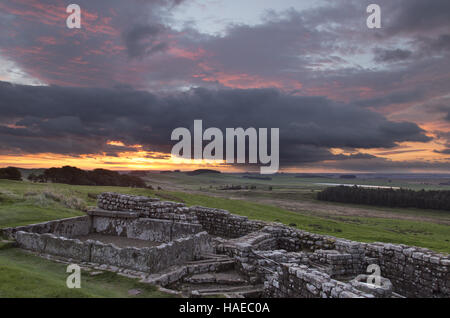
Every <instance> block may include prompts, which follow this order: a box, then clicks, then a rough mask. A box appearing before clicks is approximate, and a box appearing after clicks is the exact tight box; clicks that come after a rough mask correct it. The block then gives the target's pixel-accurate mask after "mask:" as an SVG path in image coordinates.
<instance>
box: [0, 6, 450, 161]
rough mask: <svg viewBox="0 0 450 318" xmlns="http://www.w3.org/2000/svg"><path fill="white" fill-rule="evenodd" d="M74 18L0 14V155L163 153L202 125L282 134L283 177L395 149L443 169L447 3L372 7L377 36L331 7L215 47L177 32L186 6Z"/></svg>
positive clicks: (270, 23) (14, 9)
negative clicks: (76, 25)
mask: <svg viewBox="0 0 450 318" xmlns="http://www.w3.org/2000/svg"><path fill="white" fill-rule="evenodd" d="M77 4H79V5H80V6H81V8H82V19H83V20H82V28H81V29H79V30H77V29H72V30H70V29H68V28H67V27H66V24H65V20H66V18H67V13H66V11H65V6H66V5H67V4H66V3H64V2H63V1H60V0H45V1H37V0H11V1H7V2H5V1H2V2H0V81H3V82H0V97H1V98H0V107H1V108H0V114H1V117H0V124H1V126H0V152H1V153H16V152H22V153H55V154H67V155H73V156H78V155H83V154H95V153H100V152H101V153H106V154H110V155H114V154H117V153H118V152H120V151H121V150H127V151H130V152H133V151H136V148H133V147H131V148H127V146H125V147H123V146H117V145H116V146H113V145H108V144H107V141H108V140H120V141H122V142H123V143H124V144H126V145H134V144H139V145H143V146H144V147H145V148H146V149H151V150H153V151H161V152H163V153H167V152H168V151H169V150H170V143H169V142H168V140H169V136H170V131H171V130H172V129H173V128H176V127H180V126H181V127H184V126H186V125H192V123H193V120H194V119H203V120H204V124H205V125H207V126H216V127H219V128H225V127H236V126H243V127H249V126H255V127H280V129H281V134H282V135H281V142H282V144H281V148H280V150H281V156H282V158H281V159H282V163H283V164H285V165H294V166H295V165H296V164H307V163H317V162H319V161H320V162H323V161H339V162H344V161H345V162H346V164H350V163H351V162H355V165H356V163H358V166H360V164H359V162H361V165H363V164H362V163H363V162H370V163H371V164H375V163H376V164H377V165H378V166H380V167H383V166H389V165H391V166H392V165H394V163H392V162H390V161H386V162H385V161H383V160H384V159H382V158H376V157H374V155H373V153H375V152H374V150H373V149H383V148H393V147H395V146H396V145H398V144H399V143H429V144H426V145H423V144H419V145H418V146H417V144H413V145H412V146H411V147H412V148H413V149H406V150H405V151H404V152H403V153H404V154H407V153H408V152H411V151H415V150H417V149H428V151H429V154H432V155H434V157H433V158H434V159H435V160H437V161H439V160H444V159H445V158H444V154H445V153H444V152H443V150H438V151H436V152H434V151H433V150H434V149H439V147H442V142H441V141H439V140H438V139H437V137H436V138H435V139H434V140H431V138H432V137H430V136H434V135H433V131H436V130H439V131H441V132H443V133H446V132H448V131H450V127H449V125H448V123H449V121H450V111H449V108H448V96H449V93H450V64H449V63H448V61H449V59H450V50H449V48H450V34H449V28H450V16H449V14H450V2H449V1H448V0H432V1H428V2H427V1H423V0H399V1H390V0H379V1H378V2H377V4H379V5H380V6H381V9H382V28H381V29H368V28H367V27H366V18H367V12H366V6H367V5H368V4H369V3H366V2H363V1H360V0H346V1H334V0H333V1H331V0H330V1H323V2H321V3H320V4H318V5H315V6H312V7H309V8H308V9H303V10H301V11H300V10H295V9H287V8H286V10H285V11H274V10H267V12H266V14H265V15H264V16H263V17H262V18H261V21H260V22H259V23H253V24H246V23H239V24H229V25H227V24H225V23H224V25H223V30H224V31H223V32H222V33H221V34H214V35H213V34H212V33H209V32H202V30H201V29H198V28H196V26H195V17H192V19H193V21H192V23H190V24H186V25H184V26H180V25H179V24H177V23H175V22H176V21H174V12H175V11H176V10H183V8H184V7H183V6H189V5H194V4H192V2H188V1H180V0H152V1H143V0H129V1H122V0H109V1H90V0H79V1H78V2H77ZM180 5H181V7H180ZM224 5H228V3H226V2H224ZM261 6H264V4H261ZM267 9H270V8H267ZM177 12H178V11H177ZM190 18H191V17H190ZM215 18H217V19H219V18H220V12H218V13H217V16H216V17H215ZM7 82H13V83H25V84H30V83H31V84H37V85H48V86H46V87H42V86H41V87H31V86H21V85H16V86H12V85H9V84H8V83H7ZM439 142H440V143H441V144H437V143H439ZM433 143H434V144H433ZM336 148H340V149H338V150H337V149H336ZM366 150H367V152H368V153H362V152H364V151H366ZM390 150H392V149H390ZM402 151H403V150H402ZM423 162H424V163H425V165H426V164H427V163H428V164H430V166H431V165H432V163H431V162H430V161H429V160H425V159H423ZM438 164H439V165H440V164H445V163H442V162H439V163H438ZM405 165H406V163H405ZM346 167H347V166H346ZM398 167H399V168H402V167H401V166H398ZM403 168H404V167H403Z"/></svg>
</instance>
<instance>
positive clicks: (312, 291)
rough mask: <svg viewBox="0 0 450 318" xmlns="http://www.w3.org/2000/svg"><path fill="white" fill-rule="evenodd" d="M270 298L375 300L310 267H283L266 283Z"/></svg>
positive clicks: (371, 296) (369, 295)
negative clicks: (359, 298)
mask: <svg viewBox="0 0 450 318" xmlns="http://www.w3.org/2000/svg"><path fill="white" fill-rule="evenodd" d="M264 290H265V294H266V295H267V296H268V297H283V298H357V297H361V298H374V297H375V296H374V295H372V294H369V293H365V292H363V291H360V290H358V289H356V288H354V287H353V286H352V285H351V284H348V283H343V282H340V281H337V280H334V279H332V278H331V277H330V276H329V275H327V274H325V273H323V272H320V271H318V270H315V269H311V268H308V266H302V265H300V266H298V265H292V264H288V265H284V264H283V265H281V266H280V267H279V269H278V271H277V272H276V273H275V274H274V275H272V276H271V277H270V278H269V279H268V280H267V281H266V282H265V283H264Z"/></svg>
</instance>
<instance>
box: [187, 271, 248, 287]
mask: <svg viewBox="0 0 450 318" xmlns="http://www.w3.org/2000/svg"><path fill="white" fill-rule="evenodd" d="M184 282H186V283H189V284H219V285H243V284H248V282H247V280H245V279H244V278H242V277H241V276H240V275H239V274H237V273H205V274H197V275H192V276H190V277H187V278H185V279H184Z"/></svg>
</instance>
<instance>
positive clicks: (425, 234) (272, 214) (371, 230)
mask: <svg viewBox="0 0 450 318" xmlns="http://www.w3.org/2000/svg"><path fill="white" fill-rule="evenodd" d="M171 195H172V196H174V197H178V198H180V199H182V200H183V201H185V202H186V204H188V205H202V206H207V207H212V208H220V209H225V210H228V211H230V212H231V213H234V214H238V215H243V216H248V217H249V218H250V219H256V220H263V221H269V222H281V223H284V224H287V225H289V224H295V225H296V227H297V228H299V229H303V230H307V231H310V232H314V233H319V234H328V235H333V236H336V237H341V238H346V239H351V240H356V241H362V242H374V241H378V242H390V243H398V244H407V245H414V246H422V247H427V248H430V249H433V250H436V251H441V252H447V253H449V252H450V227H449V226H446V225H440V224H434V223H430V222H415V221H407V220H393V219H383V218H364V217H343V216H338V217H337V216H334V217H316V216H311V215H310V214H302V213H298V212H292V211H287V210H284V209H281V208H277V207H274V206H270V205H265V204H258V203H253V202H248V201H243V200H231V199H224V198H217V197H209V196H205V195H197V194H195V195H193V194H187V193H183V192H176V193H174V192H172V193H171Z"/></svg>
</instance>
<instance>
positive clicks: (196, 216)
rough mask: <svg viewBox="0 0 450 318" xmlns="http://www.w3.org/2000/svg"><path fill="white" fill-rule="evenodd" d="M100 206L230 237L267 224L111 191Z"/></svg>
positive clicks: (103, 196) (102, 197) (218, 212)
mask: <svg viewBox="0 0 450 318" xmlns="http://www.w3.org/2000/svg"><path fill="white" fill-rule="evenodd" d="M98 207H99V208H101V209H103V210H108V211H128V212H132V213H136V214H137V215H138V216H140V217H148V218H154V219H170V220H177V221H183V222H188V223H198V224H201V225H202V227H203V229H204V230H206V231H207V232H208V233H209V234H212V235H217V236H221V237H227V238H236V237H240V236H243V235H246V234H249V233H251V232H254V231H257V230H259V229H261V228H262V227H263V226H264V225H265V224H264V222H260V221H252V220H249V219H248V218H247V217H244V216H238V215H233V214H231V213H230V212H228V211H225V210H220V209H212V208H205V207H201V206H193V207H187V206H186V205H184V204H183V203H177V202H170V201H159V200H157V199H151V198H147V197H141V196H132V195H124V194H117V193H110V192H107V193H103V194H101V195H99V197H98Z"/></svg>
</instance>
